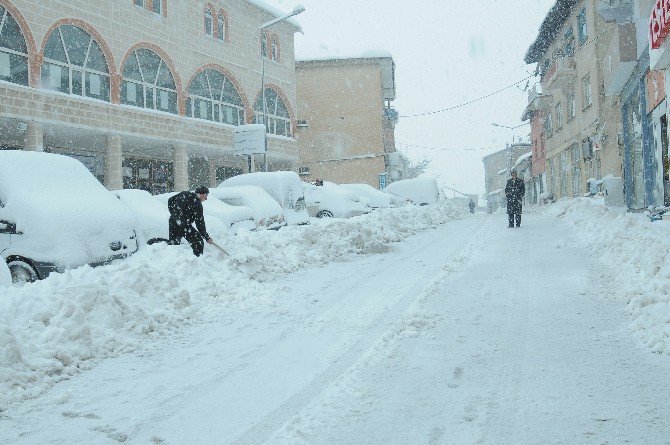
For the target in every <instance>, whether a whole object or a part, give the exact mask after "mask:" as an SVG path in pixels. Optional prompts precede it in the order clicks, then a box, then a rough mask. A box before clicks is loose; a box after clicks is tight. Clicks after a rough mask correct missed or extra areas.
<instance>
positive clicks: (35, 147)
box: [25, 121, 44, 151]
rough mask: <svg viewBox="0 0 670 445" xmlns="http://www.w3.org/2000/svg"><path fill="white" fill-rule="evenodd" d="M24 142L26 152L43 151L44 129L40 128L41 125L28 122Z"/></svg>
mask: <svg viewBox="0 0 670 445" xmlns="http://www.w3.org/2000/svg"><path fill="white" fill-rule="evenodd" d="M25 141H26V147H25V149H26V151H44V127H42V124H39V123H37V122H34V121H29V122H28V128H27V129H26V137H25Z"/></svg>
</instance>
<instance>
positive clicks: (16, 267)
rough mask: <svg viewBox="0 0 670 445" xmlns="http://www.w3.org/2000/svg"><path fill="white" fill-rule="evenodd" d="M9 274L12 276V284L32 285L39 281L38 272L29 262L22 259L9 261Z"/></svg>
mask: <svg viewBox="0 0 670 445" xmlns="http://www.w3.org/2000/svg"><path fill="white" fill-rule="evenodd" d="M7 266H9V272H10V273H11V274H12V283H15V284H23V283H32V282H34V281H37V280H38V276H37V271H36V270H35V268H34V267H33V266H31V265H30V263H29V262H27V261H24V260H21V259H9V260H7Z"/></svg>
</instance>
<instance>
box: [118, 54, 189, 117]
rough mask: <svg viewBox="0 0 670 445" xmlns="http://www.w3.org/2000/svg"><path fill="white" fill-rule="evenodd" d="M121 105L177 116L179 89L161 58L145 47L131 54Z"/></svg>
mask: <svg viewBox="0 0 670 445" xmlns="http://www.w3.org/2000/svg"><path fill="white" fill-rule="evenodd" d="M121 103H123V104H126V105H134V106H136V107H141V108H151V109H154V110H160V111H166V112H168V113H174V114H177V88H176V86H175V82H174V78H173V77H172V73H171V72H170V69H169V68H168V66H167V65H166V64H165V62H164V61H163V59H161V58H160V56H158V55H157V54H156V53H154V52H153V51H151V50H149V49H145V48H140V49H137V50H135V51H133V53H132V54H130V56H129V57H128V60H126V62H125V64H124V65H123V83H122V85H121Z"/></svg>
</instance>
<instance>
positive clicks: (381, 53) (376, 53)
mask: <svg viewBox="0 0 670 445" xmlns="http://www.w3.org/2000/svg"><path fill="white" fill-rule="evenodd" d="M383 58H391V59H392V58H393V55H392V54H391V53H390V52H388V51H385V50H381V49H378V50H367V51H363V52H362V53H352V54H336V55H326V54H324V55H321V56H316V55H315V56H307V57H303V58H300V59H296V62H318V61H328V60H334V61H335V60H347V59H383Z"/></svg>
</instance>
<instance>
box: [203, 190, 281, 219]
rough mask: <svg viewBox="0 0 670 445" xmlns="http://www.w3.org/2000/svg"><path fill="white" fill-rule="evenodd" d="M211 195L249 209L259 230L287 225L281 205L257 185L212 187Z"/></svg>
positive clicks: (232, 204)
mask: <svg viewBox="0 0 670 445" xmlns="http://www.w3.org/2000/svg"><path fill="white" fill-rule="evenodd" d="M209 195H210V196H214V197H215V198H218V199H220V200H221V201H223V202H225V203H226V204H228V205H231V206H246V207H249V208H250V209H251V211H252V212H253V215H254V221H255V222H256V227H257V228H266V229H279V228H281V227H283V226H285V225H286V223H285V222H284V213H283V212H282V209H281V206H280V205H279V203H277V201H275V200H274V199H272V196H270V195H269V194H268V193H267V192H266V191H265V190H263V189H262V188H260V187H257V186H255V185H240V186H237V187H233V186H231V187H212V188H211V189H209Z"/></svg>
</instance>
